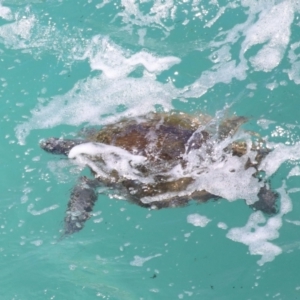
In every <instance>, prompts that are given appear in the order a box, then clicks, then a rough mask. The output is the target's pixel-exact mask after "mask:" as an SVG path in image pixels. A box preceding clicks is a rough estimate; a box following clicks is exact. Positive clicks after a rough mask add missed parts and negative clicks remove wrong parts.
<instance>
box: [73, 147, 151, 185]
mask: <svg viewBox="0 0 300 300" xmlns="http://www.w3.org/2000/svg"><path fill="white" fill-rule="evenodd" d="M90 156H93V157H99V158H101V159H102V160H101V161H97V162H95V161H94V160H93V159H90V158H89V157H90ZM69 158H70V159H76V162H77V163H79V164H82V165H87V166H89V167H90V168H91V169H92V170H93V171H94V172H96V174H97V176H98V177H100V178H102V179H109V178H110V173H111V171H112V170H118V173H119V174H120V176H121V177H122V178H127V179H132V180H134V179H138V180H140V181H142V182H147V183H149V182H152V181H151V177H146V178H144V177H143V176H141V175H140V174H139V172H138V170H137V169H136V168H135V166H136V165H140V164H145V162H146V158H145V157H144V156H140V155H133V154H131V153H130V152H128V151H126V150H123V149H121V148H119V147H115V146H110V145H105V144H101V143H84V144H81V145H78V146H76V147H74V148H72V149H71V151H70V153H69Z"/></svg>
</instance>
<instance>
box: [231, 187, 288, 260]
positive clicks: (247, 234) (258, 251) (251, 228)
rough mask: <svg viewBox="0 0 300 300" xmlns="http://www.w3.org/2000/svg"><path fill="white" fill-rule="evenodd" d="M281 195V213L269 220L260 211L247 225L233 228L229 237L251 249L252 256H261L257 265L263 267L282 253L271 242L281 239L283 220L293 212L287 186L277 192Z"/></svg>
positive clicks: (254, 214) (250, 218)
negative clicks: (280, 232)
mask: <svg viewBox="0 0 300 300" xmlns="http://www.w3.org/2000/svg"><path fill="white" fill-rule="evenodd" d="M277 191H278V193H279V194H280V210H279V213H278V214H276V215H275V216H273V217H270V218H268V219H266V218H265V216H264V215H263V214H262V212H260V211H256V212H254V213H252V214H251V216H250V217H249V220H248V222H247V224H246V225H245V226H244V227H240V228H231V229H230V230H229V231H228V233H227V235H226V236H227V237H228V238H229V239H231V240H233V241H235V242H240V243H243V244H245V245H247V246H248V247H249V251H250V254H252V255H260V256H261V259H259V260H258V261H257V263H258V264H259V265H260V266H261V265H263V264H264V263H266V262H270V261H272V260H274V258H275V257H276V256H277V255H279V254H281V253H282V249H281V248H280V247H279V246H277V245H275V244H273V243H271V242H270V241H272V240H274V239H277V238H278V237H279V229H280V228H281V226H282V218H283V216H284V215H286V214H287V213H289V212H290V211H291V210H292V201H291V199H290V197H289V196H288V194H287V193H286V191H285V185H283V186H282V187H281V188H280V189H278V190H277Z"/></svg>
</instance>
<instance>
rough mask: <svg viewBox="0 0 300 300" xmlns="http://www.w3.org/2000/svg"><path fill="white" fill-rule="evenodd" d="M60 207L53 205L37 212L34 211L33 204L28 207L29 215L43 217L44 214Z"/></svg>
mask: <svg viewBox="0 0 300 300" xmlns="http://www.w3.org/2000/svg"><path fill="white" fill-rule="evenodd" d="M58 207H59V205H57V204H54V205H51V206H49V207H46V208H43V209H41V210H35V209H34V204H32V203H31V204H29V205H28V207H27V211H28V212H29V213H31V214H32V215H34V216H39V215H42V214H45V213H47V212H49V211H50V210H54V209H57V208H58Z"/></svg>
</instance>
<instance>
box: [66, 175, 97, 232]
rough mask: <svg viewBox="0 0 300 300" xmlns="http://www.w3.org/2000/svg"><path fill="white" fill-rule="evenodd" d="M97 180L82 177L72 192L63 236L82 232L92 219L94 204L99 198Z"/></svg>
mask: <svg viewBox="0 0 300 300" xmlns="http://www.w3.org/2000/svg"><path fill="white" fill-rule="evenodd" d="M97 187H99V182H98V181H97V180H95V179H94V180H92V179H88V178H87V177H85V176H83V177H80V178H79V180H78V183H77V184H76V185H75V187H74V188H73V190H72V192H71V197H70V200H69V203H68V208H67V211H66V216H65V222H64V223H65V224H64V233H63V236H66V235H71V234H73V233H75V232H78V231H80V230H81V229H82V228H83V226H84V223H85V222H86V221H87V220H88V219H89V218H90V216H91V212H92V210H93V207H94V204H95V202H96V200H97V198H98V194H97Z"/></svg>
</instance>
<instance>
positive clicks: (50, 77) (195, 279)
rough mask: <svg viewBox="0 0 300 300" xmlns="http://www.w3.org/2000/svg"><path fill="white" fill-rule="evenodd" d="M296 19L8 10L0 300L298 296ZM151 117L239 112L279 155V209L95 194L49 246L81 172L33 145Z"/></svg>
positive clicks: (219, 8) (214, 6)
mask: <svg viewBox="0 0 300 300" xmlns="http://www.w3.org/2000/svg"><path fill="white" fill-rule="evenodd" d="M299 12H300V5H299V4H298V3H297V2H296V1H292V0H290V1H288V0H286V1H265V0H264V1H253V0H249V1H247V0H241V1H230V4H228V1H217V0H211V1H200V0H198V1H197V0H194V1H173V0H165V1H158V0H157V1H140V2H133V1H127V0H123V1H110V0H105V1H104V2H101V1H95V0H86V1H83V0H81V1H73V0H66V1H64V0H51V1H46V0H45V1H42V0H40V1H39V0H33V1H30V0H26V1H24V0H23V1H19V0H7V1H5V0H4V1H2V2H1V4H0V54H1V63H0V70H1V73H0V101H1V118H0V122H1V135H0V140H1V145H2V146H1V148H0V165H1V181H0V186H1V191H2V193H1V201H0V236H1V245H0V270H1V271H0V276H1V277H0V282H1V289H0V298H1V299H98V298H100V299H262V298H263V297H265V298H270V299H271V298H275V299H299V298H300V277H299V275H298V273H299V271H298V269H299V268H298V266H299V265H298V264H299V263H300V259H299V253H300V252H299V251H300V250H299V249H300V242H299V232H300V228H299V225H300V216H299V211H300V204H299V191H300V181H299V175H300V168H299V161H300V144H299V136H300V125H299V121H298V120H299V116H300V114H299V103H300V102H299V83H300V41H299V40H300V30H299V26H300V19H299ZM155 109H157V110H162V109H164V110H170V109H179V110H183V111H186V112H197V111H202V112H205V113H207V114H211V115H216V114H217V113H223V114H226V113H228V114H233V113H236V114H238V115H244V116H247V117H248V118H249V122H248V123H247V124H245V126H244V128H245V129H246V130H250V131H255V132H258V133H259V134H260V135H261V136H262V137H263V138H265V139H267V140H268V142H269V143H270V146H272V147H273V148H274V149H275V150H274V155H273V156H271V157H270V158H269V159H268V160H267V161H266V163H265V169H266V171H267V174H268V175H269V177H270V178H269V179H270V182H271V185H272V188H273V189H277V191H278V193H279V194H280V199H279V200H278V207H279V208H280V213H279V214H278V215H277V216H269V217H268V216H264V217H263V216H261V215H258V214H255V213H254V212H253V211H252V210H251V209H250V208H249V207H248V206H247V205H246V204H245V202H244V201H242V200H237V201H227V200H222V201H218V202H215V201H211V202H209V203H206V204H203V205H197V204H194V203H191V204H190V205H189V206H187V207H185V208H178V209H166V210H160V211H148V210H146V209H143V208H140V207H137V206H134V205H132V204H129V203H127V202H126V201H116V200H114V199H110V198H109V197H107V196H104V195H100V196H99V200H98V202H97V204H96V207H95V214H94V216H93V217H92V218H91V220H89V222H87V224H86V226H85V228H84V229H83V230H82V231H81V232H80V233H78V234H75V235H73V236H72V237H71V238H68V239H65V240H63V241H60V242H57V241H58V238H59V236H60V230H61V228H62V226H63V218H64V213H65V209H66V205H67V201H68V197H69V193H70V190H71V188H72V186H73V185H74V183H75V182H76V178H77V177H78V176H79V174H81V173H82V172H83V173H84V172H86V171H82V170H81V168H80V167H78V166H76V165H74V164H72V163H71V162H69V161H68V160H66V159H64V158H60V157H54V156H51V155H49V154H46V153H44V152H42V150H41V149H40V148H39V146H38V143H39V141H40V140H41V139H42V138H44V137H50V136H72V135H74V134H75V133H76V132H77V131H78V129H79V128H82V127H83V126H87V125H101V124H105V123H108V122H113V121H115V120H118V119H120V118H122V117H123V116H135V115H140V114H144V113H147V112H149V111H153V110H155ZM86 174H88V173H87V172H86ZM236 179H237V180H236V182H239V180H240V182H241V180H243V177H242V178H236ZM239 184H241V183H239ZM223 192H224V193H225V192H226V193H229V194H230V192H231V191H230V187H228V188H227V189H226V186H225V188H224V191H223ZM247 192H249V193H250V192H251V191H247V189H246V188H245V193H247ZM194 214H197V215H196V216H199V215H200V216H202V217H206V218H207V219H209V222H208V224H203V223H201V222H200V223H201V225H202V226H203V227H201V226H196V225H197V223H196V222H192V223H190V222H189V221H188V220H189V218H188V217H189V216H193V215H194ZM202 220H203V219H202ZM251 221H252V227H251V226H250V223H249V222H251ZM247 224H248V226H247ZM198 225H199V224H198Z"/></svg>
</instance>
